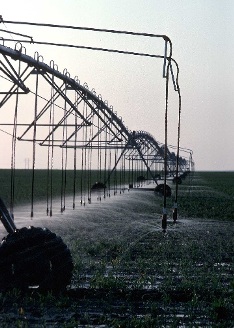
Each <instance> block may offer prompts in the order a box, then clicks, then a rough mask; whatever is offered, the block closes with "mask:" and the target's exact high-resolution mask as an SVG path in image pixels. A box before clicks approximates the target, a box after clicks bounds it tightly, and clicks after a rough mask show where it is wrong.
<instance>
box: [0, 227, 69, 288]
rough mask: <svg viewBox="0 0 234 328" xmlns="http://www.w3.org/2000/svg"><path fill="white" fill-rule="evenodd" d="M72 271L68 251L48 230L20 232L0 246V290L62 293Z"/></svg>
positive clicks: (5, 239)
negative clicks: (54, 291)
mask: <svg viewBox="0 0 234 328" xmlns="http://www.w3.org/2000/svg"><path fill="white" fill-rule="evenodd" d="M72 270H73V262H72V257H71V253H70V251H69V249H68V248H67V246H66V245H65V244H64V242H63V241H62V239H61V238H60V237H58V236H56V234H55V233H52V232H51V231H50V230H48V229H42V228H35V227H29V228H22V229H20V230H17V231H16V232H14V233H11V234H9V235H8V236H7V237H6V238H4V239H3V241H2V244H1V246H0V289H9V288H12V287H17V288H24V289H25V288H32V287H33V288H38V289H40V290H64V289H65V288H66V286H67V285H68V284H69V283H70V280H71V277H72Z"/></svg>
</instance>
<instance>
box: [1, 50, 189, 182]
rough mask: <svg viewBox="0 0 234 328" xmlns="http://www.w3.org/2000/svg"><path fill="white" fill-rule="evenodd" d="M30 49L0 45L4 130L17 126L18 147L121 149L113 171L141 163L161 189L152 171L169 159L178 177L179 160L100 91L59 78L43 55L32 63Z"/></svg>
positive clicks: (182, 161) (185, 163)
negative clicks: (124, 116)
mask: <svg viewBox="0 0 234 328" xmlns="http://www.w3.org/2000/svg"><path fill="white" fill-rule="evenodd" d="M24 49H25V48H23V47H22V45H21V44H16V46H15V49H11V48H8V47H5V46H4V45H0V54H1V59H0V73H1V77H2V78H3V81H4V88H5V89H3V88H2V87H1V92H0V95H1V98H0V108H1V109H0V111H1V113H0V114H1V121H0V125H1V127H3V126H4V129H7V128H9V131H11V129H12V126H13V127H14V126H17V129H16V128H15V138H17V140H18V141H32V142H33V143H35V144H39V145H40V146H42V147H60V148H63V149H66V151H67V150H68V149H70V148H71V149H92V151H95V150H97V151H100V150H101V149H106V150H111V149H115V150H116V149H119V150H120V154H119V153H118V158H117V159H116V161H115V164H114V167H113V170H114V169H115V168H116V167H117V165H118V162H119V160H120V159H121V158H122V157H124V158H125V159H126V160H134V161H139V160H140V161H142V162H143V163H144V165H145V168H146V170H147V171H148V173H149V174H150V176H151V178H152V179H154V180H155V182H156V183H157V180H156V179H155V176H154V173H153V172H152V167H153V164H154V163H163V161H164V158H165V153H166V156H167V167H168V171H170V172H172V173H173V172H174V171H175V166H176V155H175V153H174V152H171V151H170V150H169V148H168V147H166V150H165V146H164V145H163V144H160V143H159V142H157V141H156V140H155V138H154V137H153V136H152V135H150V134H149V133H147V132H145V131H131V130H129V129H128V128H127V127H126V126H125V124H124V122H123V120H122V118H120V117H118V115H117V113H116V112H114V111H113V108H112V106H109V105H108V103H107V101H103V100H102V97H101V95H97V94H96V92H95V90H94V89H92V90H89V88H88V85H87V84H84V85H81V84H80V81H79V80H78V78H77V77H75V78H74V79H73V78H71V77H70V74H69V73H68V72H67V71H66V70H64V71H63V72H62V73H61V72H59V71H58V68H57V66H56V65H55V64H54V61H53V60H52V61H51V62H50V65H47V64H45V63H44V62H43V58H42V57H41V56H40V55H39V54H38V53H35V55H34V58H32V57H30V56H28V55H26V53H24ZM41 94H43V96H41ZM21 100H23V101H22V103H23V105H20V102H21ZM25 101H26V103H25ZM7 104H11V106H7ZM20 107H21V108H20ZM22 107H23V108H22ZM5 108H6V111H7V112H6V115H5V114H3V110H4V109H5ZM9 108H11V110H9ZM12 108H14V110H13V109H12ZM2 114H3V115H2ZM2 117H4V118H5V119H4V120H3V118H2ZM6 118H7V119H6ZM8 120H9V121H8ZM9 133H10V132H9ZM178 161H179V162H178V164H179V171H181V172H183V171H185V170H188V169H189V168H190V159H189V160H188V159H186V158H182V157H179V159H178Z"/></svg>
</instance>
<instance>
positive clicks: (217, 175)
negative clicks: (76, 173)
mask: <svg viewBox="0 0 234 328" xmlns="http://www.w3.org/2000/svg"><path fill="white" fill-rule="evenodd" d="M0 173H1V172H0ZM7 174H8V176H7ZM17 174H18V176H17V180H18V182H17V183H18V185H19V186H20V188H22V189H23V188H24V189H25V194H24V195H19V196H17V197H19V198H18V201H23V202H25V201H26V200H27V199H28V197H29V196H25V195H26V189H28V191H29V190H30V187H27V188H26V183H24V182H26V181H27V182H28V180H29V179H28V172H25V171H21V172H20V171H18V172H17ZM69 174H70V176H69ZM93 174H94V181H96V180H97V172H93ZM9 177H10V172H7V171H2V173H1V184H2V185H3V186H4V187H3V188H2V195H3V194H4V195H6V198H7V193H8V192H9V187H6V182H7V180H9ZM60 177H61V171H57V172H55V173H54V178H55V180H56V178H58V182H57V183H58V185H57V189H59V190H60V187H61V183H60V180H61V179H60ZM36 179H37V185H38V186H40V185H41V186H40V187H37V193H38V196H37V197H38V199H40V198H41V197H44V195H45V186H46V185H47V180H46V177H45V172H42V171H41V172H40V171H38V172H36V177H35V180H36ZM126 180H128V178H127V179H126ZM69 181H70V182H69ZM72 181H73V173H72V172H68V176H67V184H68V185H71V187H67V192H68V194H69V193H70V192H71V193H72V192H73V189H72ZM233 181H234V173H233V172H193V173H191V174H190V175H188V176H187V178H186V179H185V180H183V182H182V184H181V185H179V198H178V213H179V216H178V222H177V223H176V224H174V223H173V221H172V209H173V202H174V192H175V186H174V185H172V197H171V198H168V199H167V207H168V229H167V232H166V233H163V232H162V229H161V217H162V204H163V198H162V197H160V196H157V195H155V194H154V193H153V192H152V191H150V190H146V191H143V190H142V191H140V190H134V189H133V190H130V191H129V192H128V191H126V192H125V193H124V194H123V195H119V196H118V197H113V200H112V198H110V199H108V200H104V201H102V203H101V202H100V203H98V202H96V203H95V202H94V203H92V204H91V205H87V206H86V207H84V206H80V207H78V208H77V209H76V210H75V211H73V212H71V211H70V212H68V214H67V215H66V211H65V213H64V214H63V215H60V216H59V217H56V218H52V219H48V221H47V222H46V225H47V227H48V228H49V229H50V230H51V231H54V232H55V233H56V234H58V235H60V236H61V237H62V238H63V240H64V242H65V243H66V244H67V245H68V247H69V248H70V250H71V253H72V257H73V261H74V271H73V277H72V282H71V286H70V287H69V288H68V290H67V291H66V292H63V293H61V294H56V295H54V294H52V293H39V292H37V290H29V291H20V290H16V289H13V290H11V291H8V292H4V293H3V292H2V293H0V324H1V326H2V327H35V328H36V327H64V328H65V327H69V328H72V327H78V328H83V327H86V328H88V327H89V328H94V327H95V328H96V327H102V328H109V327H111V328H119V327H120V328H155V327H191V328H192V327H217V328H229V327H234V278H233V273H234V237H233V236H234V216H233V213H234V184H233ZM8 182H9V181H8ZM28 185H29V186H30V183H28ZM7 188H8V189H7ZM69 188H70V189H69ZM22 189H21V190H22ZM28 191H27V193H28ZM56 192H58V190H57V191H56V188H55V190H54V193H55V194H56ZM59 192H60V191H59ZM59 192H58V193H59ZM28 194H29V193H28ZM29 198H30V197H29ZM31 222H32V223H33V221H31ZM31 222H30V224H32V223H31Z"/></svg>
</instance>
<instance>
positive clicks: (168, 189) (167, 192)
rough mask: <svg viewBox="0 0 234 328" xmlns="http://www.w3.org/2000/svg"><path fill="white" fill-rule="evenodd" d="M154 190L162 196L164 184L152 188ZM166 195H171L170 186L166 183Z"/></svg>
mask: <svg viewBox="0 0 234 328" xmlns="http://www.w3.org/2000/svg"><path fill="white" fill-rule="evenodd" d="M154 192H155V193H156V194H159V195H161V196H164V184H163V183H162V184H159V185H157V186H156V187H155V188H154ZM166 197H171V188H170V187H169V186H168V185H166Z"/></svg>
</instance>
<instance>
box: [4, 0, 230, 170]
mask: <svg viewBox="0 0 234 328" xmlns="http://www.w3.org/2000/svg"><path fill="white" fill-rule="evenodd" d="M0 14H1V15H2V16H3V19H5V20H9V21H10V20H15V21H29V22H38V23H53V24H64V25H73V26H84V27H94V28H105V29H115V30H125V31H126V30H128V31H134V32H146V33H154V34H166V35H167V36H168V37H169V38H170V39H171V40H172V43H173V58H174V59H175V60H176V61H177V62H178V64H179V67H180V77H179V82H180V89H181V95H182V117H181V124H182V127H181V147H186V148H190V149H192V150H193V153H194V161H195V164H196V170H233V169H234V164H233V163H234V128H233V125H234V110H233V109H234V108H233V107H234V90H233V89H234V74H233V72H234V60H233V54H234V52H233V50H234V1H233V0H229V1H228V0H148V1H147V0H128V1H126V0H83V1H82V0H41V1H39V0H38V1H34V0H24V1H23V2H22V1H18V0H15V1H12V0H8V1H4V2H3V3H2V4H1V13H0ZM1 28H2V29H3V28H4V29H5V28H7V29H8V30H9V31H17V32H20V33H23V34H27V35H30V36H32V37H33V38H34V39H35V40H37V41H48V42H54V41H55V42H61V43H63V42H65V43H71V44H76V45H86V46H87V45H89V46H94V47H104V48H112V49H122V50H126V51H136V52H137V51H139V52H149V53H153V54H159V55H161V54H162V49H163V44H162V42H161V41H160V40H154V39H146V38H142V37H141V38H140V37H133V36H131V37H130V36H118V35H110V34H104V33H96V32H78V31H75V32H74V31H70V30H57V29H49V28H33V27H29V26H18V25H10V24H9V25H7V24H6V26H4V25H1ZM0 33H1V32H0ZM160 42H161V43H160ZM12 46H13V44H12ZM25 46H26V48H27V54H29V55H33V53H34V51H38V52H39V53H40V54H41V55H42V56H43V57H44V61H45V62H46V63H49V62H50V60H52V59H53V60H54V62H55V63H56V64H58V67H59V70H60V71H63V69H64V68H67V70H68V71H69V72H70V75H71V77H75V76H76V75H78V76H79V79H80V81H81V83H82V84H83V83H84V82H87V83H88V85H89V87H90V89H91V88H95V89H96V91H97V93H100V94H102V98H103V99H106V100H108V103H109V104H111V105H113V107H114V110H115V111H117V113H118V115H119V116H122V117H123V120H124V122H125V124H126V125H127V126H128V127H129V129H131V130H145V131H147V132H149V133H151V134H152V135H153V136H154V137H155V139H156V140H158V141H161V142H163V141H164V110H165V105H164V103H165V95H164V90H165V80H164V79H163V78H162V61H161V60H159V59H152V58H145V57H144V58H143V57H135V56H125V55H120V54H107V53H103V52H102V53H101V52H95V51H89V50H81V49H73V50H71V49H64V48H55V47H45V46H40V45H28V46H27V45H25ZM171 89H172V87H171ZM177 115H178V98H177V96H176V94H175V93H173V91H170V98H169V113H168V119H169V133H168V137H169V140H168V141H169V143H170V144H174V145H176V132H177Z"/></svg>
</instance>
